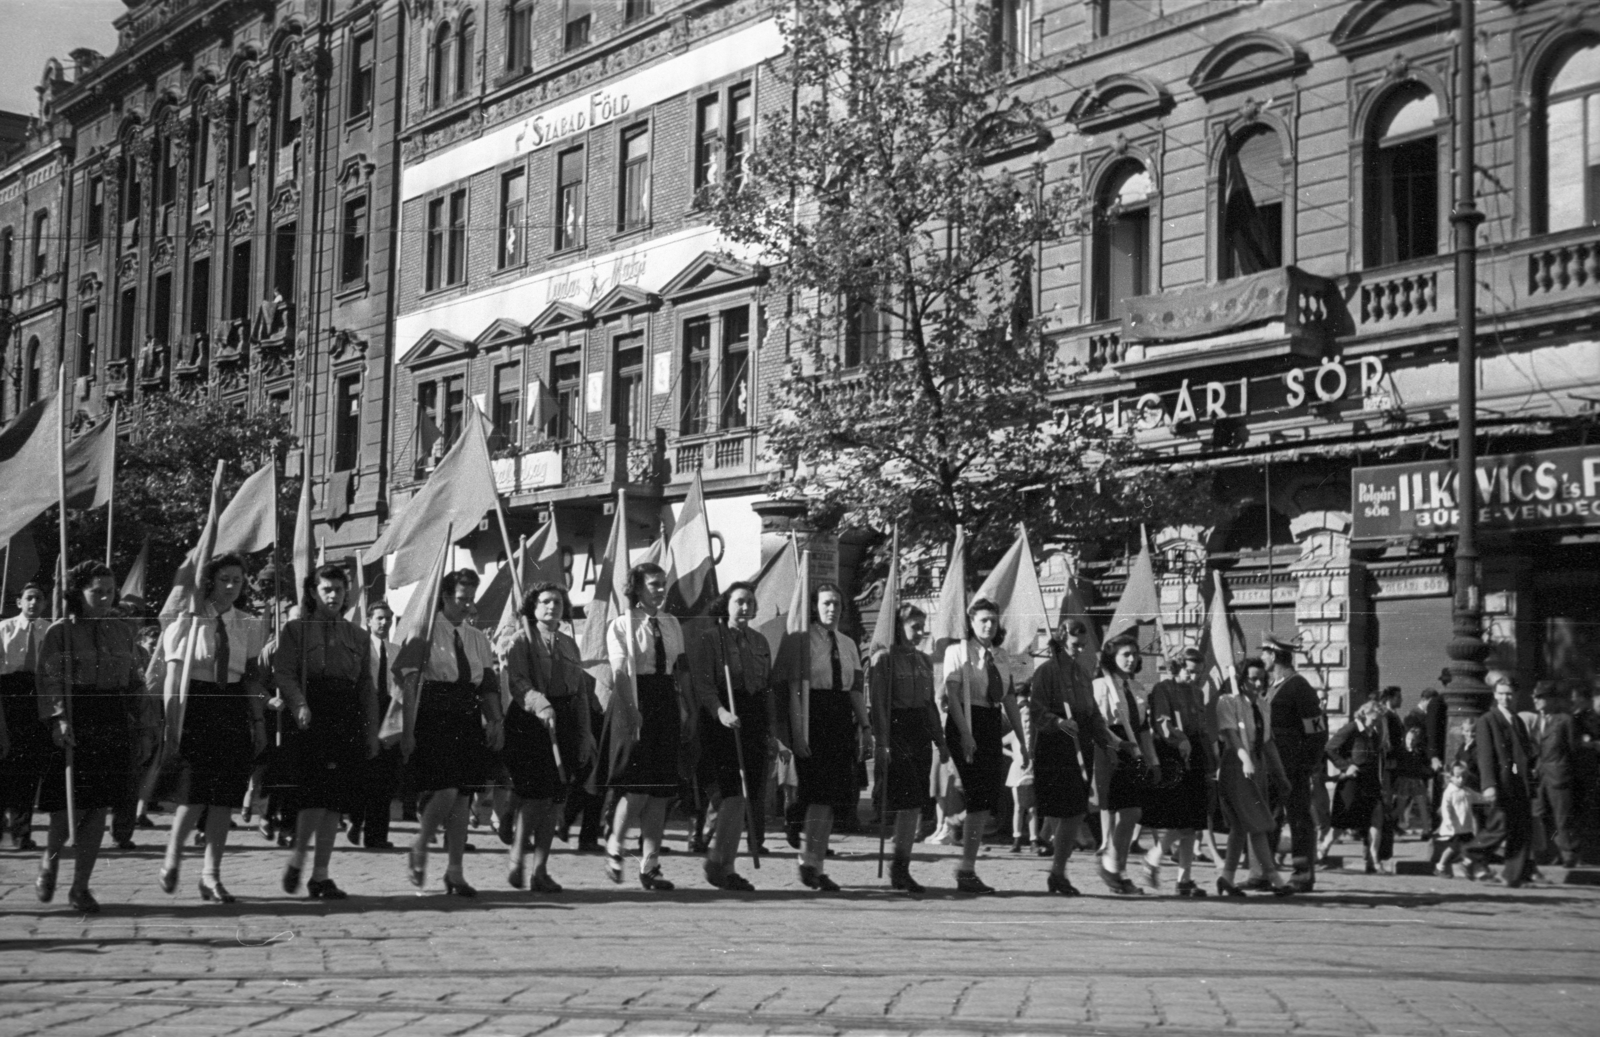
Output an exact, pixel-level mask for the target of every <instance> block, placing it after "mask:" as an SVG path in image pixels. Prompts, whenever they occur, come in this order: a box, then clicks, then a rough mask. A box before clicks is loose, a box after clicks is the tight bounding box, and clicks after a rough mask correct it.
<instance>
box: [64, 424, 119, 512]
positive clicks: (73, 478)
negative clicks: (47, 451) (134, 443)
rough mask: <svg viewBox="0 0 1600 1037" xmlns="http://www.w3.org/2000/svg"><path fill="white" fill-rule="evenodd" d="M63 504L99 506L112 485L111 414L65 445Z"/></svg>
mask: <svg viewBox="0 0 1600 1037" xmlns="http://www.w3.org/2000/svg"><path fill="white" fill-rule="evenodd" d="M64 460H65V462H66V469H67V507H69V508H99V507H104V506H105V505H106V504H107V503H109V502H110V500H111V493H112V490H113V488H114V487H115V485H116V476H115V474H114V473H115V471H116V465H117V423H116V419H115V418H114V417H108V418H106V420H105V421H102V422H101V423H100V424H98V425H96V426H95V427H94V428H92V429H90V430H89V431H88V432H85V433H84V434H83V435H81V436H79V437H78V438H77V439H74V440H73V441H72V442H70V443H68V444H67V452H66V457H65V459H64Z"/></svg>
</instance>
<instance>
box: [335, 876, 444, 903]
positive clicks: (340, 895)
mask: <svg viewBox="0 0 1600 1037" xmlns="http://www.w3.org/2000/svg"><path fill="white" fill-rule="evenodd" d="M445 881H446V883H448V882H449V880H448V879H446V880H445ZM306 895H308V896H309V897H311V899H312V900H348V899H349V897H350V894H348V893H346V892H345V891H344V890H342V889H340V888H339V887H338V886H336V885H334V884H333V880H332V879H311V880H309V881H308V882H307V883H306Z"/></svg>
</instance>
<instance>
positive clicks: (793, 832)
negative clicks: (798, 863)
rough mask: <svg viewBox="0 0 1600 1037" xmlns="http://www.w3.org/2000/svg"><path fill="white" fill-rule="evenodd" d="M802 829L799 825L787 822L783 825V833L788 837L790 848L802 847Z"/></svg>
mask: <svg viewBox="0 0 1600 1037" xmlns="http://www.w3.org/2000/svg"><path fill="white" fill-rule="evenodd" d="M800 831H801V828H800V826H799V825H791V824H785V825H784V826H783V834H784V836H785V837H786V838H788V840H789V848H790V849H791V850H798V849H800Z"/></svg>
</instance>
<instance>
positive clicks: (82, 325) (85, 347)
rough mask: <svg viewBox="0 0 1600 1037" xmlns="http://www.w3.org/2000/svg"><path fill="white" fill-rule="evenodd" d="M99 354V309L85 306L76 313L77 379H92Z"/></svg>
mask: <svg viewBox="0 0 1600 1037" xmlns="http://www.w3.org/2000/svg"><path fill="white" fill-rule="evenodd" d="M99 353H100V308H99V307H98V306H85V307H84V308H83V309H81V310H79V311H78V377H79V378H93V377H94V369H95V361H96V358H97V357H98V356H99Z"/></svg>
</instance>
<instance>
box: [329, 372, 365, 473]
mask: <svg viewBox="0 0 1600 1037" xmlns="http://www.w3.org/2000/svg"><path fill="white" fill-rule="evenodd" d="M334 408H335V410H334V415H333V470H334V471H336V472H353V471H355V470H356V469H357V468H359V467H360V466H361V376H360V375H356V374H347V375H342V376H340V378H339V382H338V385H337V386H336V387H335V390H334Z"/></svg>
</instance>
